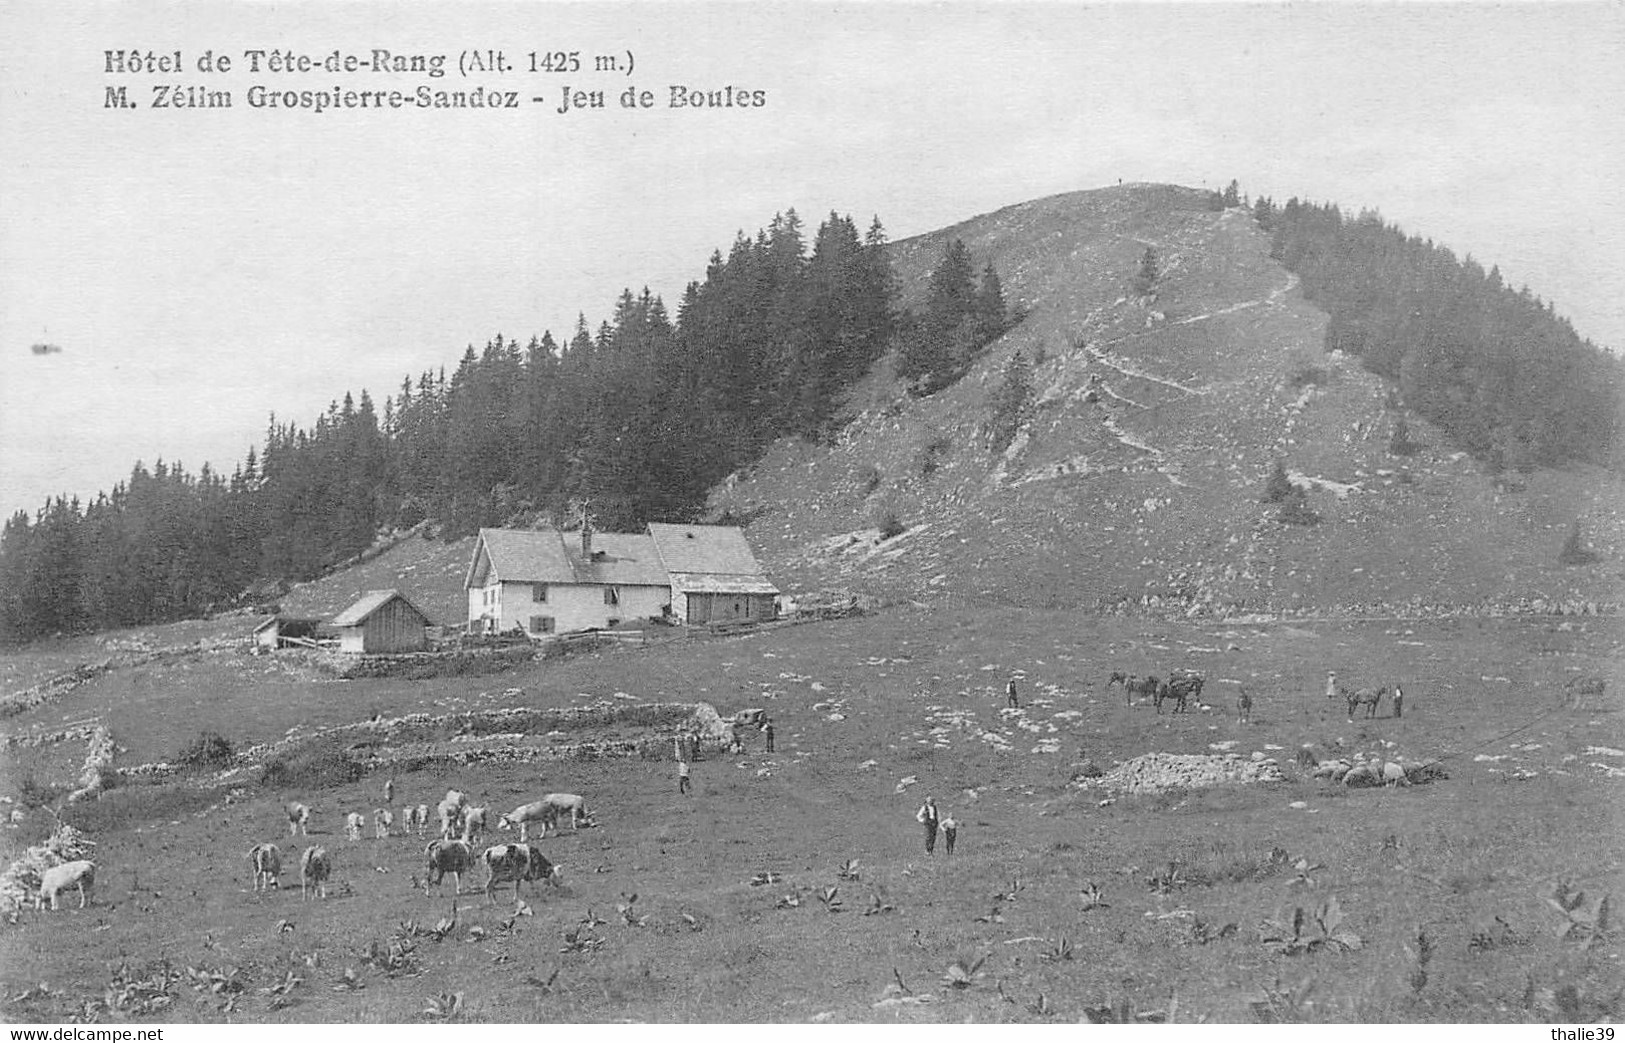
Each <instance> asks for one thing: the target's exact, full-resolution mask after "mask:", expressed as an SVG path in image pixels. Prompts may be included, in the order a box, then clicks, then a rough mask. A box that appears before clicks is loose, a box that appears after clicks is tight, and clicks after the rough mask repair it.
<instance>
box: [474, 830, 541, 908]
mask: <svg viewBox="0 0 1625 1043" xmlns="http://www.w3.org/2000/svg"><path fill="white" fill-rule="evenodd" d="M480 857H481V858H482V859H484V861H485V868H486V869H487V870H488V871H489V872H490V878H489V879H487V880H486V881H485V898H486V900H487V901H489V902H492V903H495V901H496V899H495V898H493V897H492V896H491V888H492V887H494V886H495V885H497V884H506V883H510V882H511V883H512V884H513V897H514V901H516V902H517V901H518V900H519V885H520V884H521V883H523V882H528V881H533V880H546V881H547V882H548V883H550V884H553V885H554V886H557V885H558V883H559V879H560V871H559V867H558V866H556V865H554V864H553V863H552V862H550V861H548V859H547V856H546V855H543V854H542V853H541V852H540V851H538V850H536V849H535V848H534V847H531V846H530V845H529V844H497V845H496V846H495V847H488V848H486V849H485V851H484V853H483V854H481V856H480Z"/></svg>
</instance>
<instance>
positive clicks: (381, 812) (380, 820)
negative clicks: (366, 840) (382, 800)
mask: <svg viewBox="0 0 1625 1043" xmlns="http://www.w3.org/2000/svg"><path fill="white" fill-rule="evenodd" d="M394 825H395V813H394V812H393V811H391V810H389V809H388V808H373V809H372V826H373V831H374V832H375V833H376V834H377V836H378V839H379V840H382V839H384V838H385V837H387V836H389V831H390V828H391V827H392V826H394Z"/></svg>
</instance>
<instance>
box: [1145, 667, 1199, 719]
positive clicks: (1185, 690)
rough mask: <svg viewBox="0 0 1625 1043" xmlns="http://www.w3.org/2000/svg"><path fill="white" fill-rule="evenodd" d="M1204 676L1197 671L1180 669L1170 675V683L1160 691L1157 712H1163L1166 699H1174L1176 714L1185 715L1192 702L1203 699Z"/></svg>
mask: <svg viewBox="0 0 1625 1043" xmlns="http://www.w3.org/2000/svg"><path fill="white" fill-rule="evenodd" d="M1202 681H1203V679H1202V675H1201V674H1199V673H1197V672H1196V671H1195V670H1185V669H1178V670H1175V671H1173V672H1172V673H1171V674H1169V675H1168V683H1167V684H1165V685H1163V686H1162V688H1161V689H1160V692H1161V694H1160V697H1159V698H1158V699H1157V700H1156V702H1157V712H1158V713H1161V712H1162V702H1163V700H1165V699H1174V700H1176V702H1177V705H1176V706H1175V707H1174V713H1184V712H1185V711H1186V708H1187V706H1188V705H1189V703H1190V701H1191V700H1193V699H1197V700H1199V699H1201V697H1202Z"/></svg>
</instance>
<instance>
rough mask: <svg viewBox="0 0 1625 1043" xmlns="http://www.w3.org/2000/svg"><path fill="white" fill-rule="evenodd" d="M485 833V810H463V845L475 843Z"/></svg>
mask: <svg viewBox="0 0 1625 1043" xmlns="http://www.w3.org/2000/svg"><path fill="white" fill-rule="evenodd" d="M484 832H485V809H484V808H465V809H464V811H463V843H465V844H473V843H476V842H477V841H478V840H479V839H480V836H481V835H482V834H483V833H484Z"/></svg>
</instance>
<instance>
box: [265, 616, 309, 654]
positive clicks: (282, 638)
mask: <svg viewBox="0 0 1625 1043" xmlns="http://www.w3.org/2000/svg"><path fill="white" fill-rule="evenodd" d="M321 623H322V621H321V620H319V619H292V618H288V617H285V616H272V617H271V618H270V619H267V620H266V621H265V622H263V623H261V624H260V625H259V626H257V627H255V628H254V644H256V645H258V646H259V647H260V648H265V649H271V650H275V649H278V648H286V647H288V645H290V644H304V645H312V644H315V642H316V628H317V627H319V626H321Z"/></svg>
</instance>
